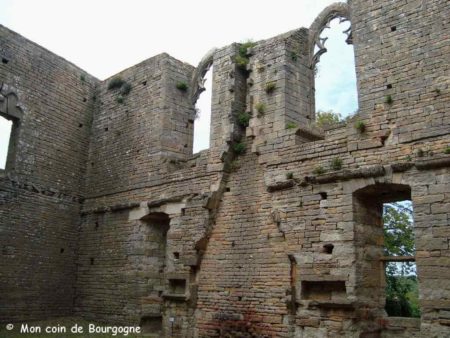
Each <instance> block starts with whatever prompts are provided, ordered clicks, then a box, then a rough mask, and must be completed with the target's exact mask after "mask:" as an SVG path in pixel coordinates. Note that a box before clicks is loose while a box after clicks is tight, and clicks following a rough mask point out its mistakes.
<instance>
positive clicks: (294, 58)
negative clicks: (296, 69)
mask: <svg viewBox="0 0 450 338" xmlns="http://www.w3.org/2000/svg"><path fill="white" fill-rule="evenodd" d="M291 59H292V61H294V62H296V61H297V59H298V55H297V53H296V52H291Z"/></svg>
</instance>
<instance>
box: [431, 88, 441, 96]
mask: <svg viewBox="0 0 450 338" xmlns="http://www.w3.org/2000/svg"><path fill="white" fill-rule="evenodd" d="M433 91H434V92H435V93H436V95H440V94H441V90H440V89H439V88H436V89H434V90H433Z"/></svg>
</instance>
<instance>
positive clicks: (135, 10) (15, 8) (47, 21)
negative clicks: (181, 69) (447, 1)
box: [0, 0, 356, 167]
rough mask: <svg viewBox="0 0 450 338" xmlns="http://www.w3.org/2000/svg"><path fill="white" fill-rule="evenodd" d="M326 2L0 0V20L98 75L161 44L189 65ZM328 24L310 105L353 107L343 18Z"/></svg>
mask: <svg viewBox="0 0 450 338" xmlns="http://www.w3.org/2000/svg"><path fill="white" fill-rule="evenodd" d="M333 2H336V1H333V0H278V1H276V2H273V1H268V0H245V1H244V0H227V1H213V0H190V1H186V0H184V1H183V0H172V1H170V0H165V1H162V0H161V1H150V0H128V1H117V0H64V1H62V0H38V1H37V0H0V8H1V12H0V23H1V24H2V25H4V26H7V27H8V28H10V29H12V30H14V31H16V32H18V33H20V34H21V35H23V36H25V37H26V38H28V39H30V40H32V41H34V42H36V43H38V44H40V45H42V46H43V47H45V48H47V49H49V50H50V51H52V52H54V53H56V54H58V55H60V56H62V57H64V58H65V59H67V60H69V61H71V62H73V63H74V64H76V65H77V66H79V67H80V68H82V69H84V70H86V71H87V72H89V73H91V74H92V75H94V76H96V77H98V78H99V79H102V80H103V79H106V78H108V77H110V76H112V75H114V74H115V73H117V72H119V71H121V70H123V69H124V68H127V67H130V66H132V65H134V64H136V63H138V62H140V61H142V60H145V59H147V58H149V57H151V56H153V55H156V54H159V53H161V52H167V53H169V54H170V55H172V56H174V57H175V58H177V59H180V60H182V61H185V62H188V63H190V64H192V65H194V66H196V65H197V63H198V62H199V61H200V59H201V58H202V57H203V55H204V54H205V53H206V52H207V51H208V50H209V49H211V48H212V47H222V46H226V45H228V44H231V43H233V42H240V41H244V40H247V39H252V40H255V41H257V40H261V39H266V38H269V37H272V36H275V35H278V34H281V33H284V32H286V31H289V30H292V29H295V28H299V27H309V26H310V24H311V23H312V22H313V20H314V19H315V17H316V16H317V15H318V14H319V13H320V11H321V10H323V9H324V8H325V7H326V6H328V5H330V4H331V3H333ZM333 27H334V25H333V26H332V29H330V30H327V31H326V32H327V34H326V35H327V36H329V37H330V39H329V41H327V43H326V46H327V48H328V50H329V52H328V53H326V54H325V55H324V56H322V59H321V63H319V69H320V72H319V76H318V77H317V80H316V90H317V95H316V106H317V108H318V109H322V110H329V109H333V110H334V111H336V112H340V113H341V114H343V115H347V114H348V113H350V112H353V111H354V110H356V92H355V89H354V86H355V84H354V83H355V79H354V78H355V76H354V69H353V67H354V61H353V51H352V48H351V47H348V46H346V45H345V43H344V42H343V41H344V40H345V36H344V35H343V34H341V33H340V32H342V31H343V30H345V28H346V27H347V26H344V24H342V25H339V27H337V29H334V28H333ZM328 31H329V32H328ZM336 32H338V36H337V38H334V37H335V35H336ZM325 61H326V62H325ZM342 65H346V66H345V67H342ZM208 82H209V83H208ZM208 84H210V81H207V86H208ZM207 88H208V87H207ZM207 92H210V90H207ZM207 92H206V93H204V94H202V96H201V97H200V100H199V102H198V106H199V108H200V111H201V114H200V116H201V117H200V119H199V120H198V121H196V123H195V127H196V134H200V137H196V142H195V143H194V150H195V151H198V150H199V149H204V148H206V147H207V144H208V138H209V136H208V133H209V119H208V115H209V114H208V113H209V112H208V110H209V108H208V106H209V103H205V101H208V100H209V101H210V97H208V93H207ZM19 99H20V98H19ZM2 120H4V119H1V118H0V123H1V124H0V167H3V165H2V161H4V158H5V157H6V156H5V151H6V148H7V142H8V140H7V138H6V137H5V136H6V135H7V134H9V132H8V128H9V125H7V124H5V123H4V122H3V121H2ZM2 122H3V123H2ZM198 132H200V133H198Z"/></svg>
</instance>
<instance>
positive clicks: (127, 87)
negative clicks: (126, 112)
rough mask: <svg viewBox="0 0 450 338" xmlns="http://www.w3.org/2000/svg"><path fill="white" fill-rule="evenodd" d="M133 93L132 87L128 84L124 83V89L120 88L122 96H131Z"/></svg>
mask: <svg viewBox="0 0 450 338" xmlns="http://www.w3.org/2000/svg"><path fill="white" fill-rule="evenodd" d="M130 91H131V85H130V84H129V83H127V82H124V83H123V84H122V87H120V94H122V95H123V96H127V95H128V94H130Z"/></svg>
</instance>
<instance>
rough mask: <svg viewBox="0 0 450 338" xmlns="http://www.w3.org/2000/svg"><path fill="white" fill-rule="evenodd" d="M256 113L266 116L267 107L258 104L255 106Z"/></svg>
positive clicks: (260, 103)
mask: <svg viewBox="0 0 450 338" xmlns="http://www.w3.org/2000/svg"><path fill="white" fill-rule="evenodd" d="M255 108H256V111H257V112H258V115H264V113H265V112H266V105H265V104H264V103H262V102H258V103H257V104H255Z"/></svg>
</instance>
